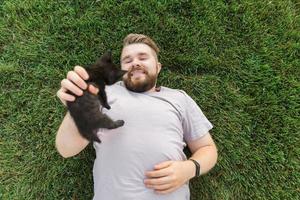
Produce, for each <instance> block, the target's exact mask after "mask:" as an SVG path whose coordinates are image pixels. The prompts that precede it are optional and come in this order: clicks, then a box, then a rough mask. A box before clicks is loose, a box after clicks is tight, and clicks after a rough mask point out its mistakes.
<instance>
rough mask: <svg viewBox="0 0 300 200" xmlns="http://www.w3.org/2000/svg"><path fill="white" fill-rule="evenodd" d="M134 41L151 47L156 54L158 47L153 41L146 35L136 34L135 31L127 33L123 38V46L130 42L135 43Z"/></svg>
mask: <svg viewBox="0 0 300 200" xmlns="http://www.w3.org/2000/svg"><path fill="white" fill-rule="evenodd" d="M136 43H142V44H146V45H148V46H149V47H150V48H151V49H153V50H154V51H155V53H156V55H157V56H158V53H159V48H158V46H157V45H156V44H155V42H154V41H153V40H152V39H151V38H150V37H149V36H147V35H143V34H136V33H130V34H129V35H127V36H126V37H125V38H124V40H123V47H125V46H127V45H130V44H136Z"/></svg>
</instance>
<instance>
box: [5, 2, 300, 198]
mask: <svg viewBox="0 0 300 200" xmlns="http://www.w3.org/2000/svg"><path fill="white" fill-rule="evenodd" d="M299 13H300V4H299V3H298V2H297V1H296V0H294V1H291V0H286V1H283V0H281V1H280V0H273V1H270V0H268V1H265V0H261V1H256V0H244V1H234V0H232V1H231V0H227V1H220V0H213V1H211V0H194V1H188V0H172V1H166V0H160V1H154V0H149V1H144V2H141V1H138V0H133V1H122V0H119V1H113V0H106V1H104V0H103V1H101V0H97V1H91V0H87V1H78V0H76V1H54V0H52V1H50V0H49V1H42V0H2V1H0V73H1V74H0V82H1V90H0V102H1V103H0V199H3V200H11V199H16V200H19V199H49V200H53V199H74V200H77V199H80V200H81V199H91V198H92V196H93V179H92V167H93V160H94V158H95V153H94V150H93V147H92V146H91V145H89V146H88V147H87V148H86V149H85V150H84V151H83V152H81V153H80V154H79V155H77V156H75V157H72V158H68V159H64V158H62V157H61V156H60V155H59V154H58V153H57V151H56V149H55V135H56V131H57V129H58V127H59V125H60V123H61V121H62V119H63V116H64V114H65V113H66V108H65V107H64V106H63V105H62V104H61V103H60V101H59V100H58V98H57V97H56V92H57V90H58V89H59V88H60V81H61V80H62V79H63V78H65V77H66V73H67V72H68V71H69V70H71V69H72V68H73V67H74V66H75V65H83V64H87V63H91V62H93V61H94V60H95V59H96V58H97V57H98V56H99V55H100V54H102V53H103V52H104V51H106V50H107V49H112V51H113V56H114V58H115V60H116V62H117V63H119V62H118V58H119V56H120V51H121V47H122V39H123V38H124V37H125V36H126V35H127V34H128V33H132V32H134V33H143V34H146V35H149V36H151V37H152V38H153V39H154V40H155V41H156V42H157V43H158V45H159V47H160V49H161V54H160V56H159V58H160V61H161V63H162V64H163V69H162V71H161V74H160V77H159V84H160V85H164V86H167V87H171V88H177V89H183V90H185V91H186V92H187V93H188V94H189V95H190V96H192V97H193V99H194V100H195V101H196V102H197V103H198V105H199V106H200V107H201V109H202V110H203V111H204V113H205V115H206V116H207V117H208V119H209V120H210V121H211V122H212V123H213V124H214V129H213V130H212V131H211V134H212V136H213V138H214V139H215V142H216V144H217V146H218V151H219V158H218V163H217V165H216V166H215V167H214V169H213V170H211V171H210V172H209V173H208V174H206V175H204V176H202V177H200V178H198V179H193V180H192V181H191V185H190V187H191V199H192V200H200V199H215V200H217V199H218V200H220V199H222V200H223V199H224V200H227V199H268V200H269V199H290V200H292V199H300V160H299V158H300V141H299V137H300V136H299V134H300V131H299V130H300V117H299V116H300V98H299V93H300V84H299V83H300V82H299V77H300V60H299V58H300V53H299V51H300V15H299ZM186 153H187V154H188V153H189V152H188V151H186Z"/></svg>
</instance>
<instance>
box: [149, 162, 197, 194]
mask: <svg viewBox="0 0 300 200" xmlns="http://www.w3.org/2000/svg"><path fill="white" fill-rule="evenodd" d="M145 175H146V176H147V177H148V179H145V180H144V183H145V185H146V187H148V188H151V189H154V190H155V192H156V193H158V194H167V193H170V192H173V191H174V190H176V189H177V188H179V187H180V186H182V185H183V184H184V183H185V182H187V181H188V180H189V179H191V178H192V177H193V176H194V175H195V165H194V163H192V162H191V161H165V162H162V163H159V164H157V165H155V166H154V170H153V171H148V172H146V173H145Z"/></svg>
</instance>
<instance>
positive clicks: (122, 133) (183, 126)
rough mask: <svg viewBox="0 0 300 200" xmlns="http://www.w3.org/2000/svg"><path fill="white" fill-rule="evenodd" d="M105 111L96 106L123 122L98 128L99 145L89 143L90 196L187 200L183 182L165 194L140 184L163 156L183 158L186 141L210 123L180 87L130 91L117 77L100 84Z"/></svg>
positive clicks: (115, 199) (111, 199)
mask: <svg viewBox="0 0 300 200" xmlns="http://www.w3.org/2000/svg"><path fill="white" fill-rule="evenodd" d="M106 92H107V97H108V103H109V105H110V106H111V109H110V110H107V109H105V108H103V109H102V111H103V112H104V113H106V114H107V115H108V116H110V117H111V118H112V119H113V120H119V119H122V120H124V121H125V124H124V126H122V127H120V128H117V129H111V130H108V129H100V130H99V131H98V136H99V138H100V139H101V141H102V143H100V144H99V143H96V142H94V143H93V146H94V148H95V150H96V159H95V162H94V168H93V176H94V198H93V199H94V200H133V199H139V200H189V199H190V191H189V185H188V182H186V183H185V184H184V185H183V186H182V187H180V188H179V189H177V190H175V191H174V192H172V193H169V194H164V195H161V194H156V193H155V192H154V190H153V189H148V188H146V187H145V184H144V179H146V176H145V172H146V171H150V170H153V167H154V165H156V164H158V163H161V162H164V161H168V160H186V159H187V158H186V156H185V154H184V152H183V149H184V147H185V146H186V142H187V141H192V140H196V139H198V138H200V137H202V136H204V135H205V134H207V133H208V131H209V130H210V129H211V128H212V127H213V126H212V124H211V123H210V122H209V121H208V120H207V118H206V117H205V116H204V114H203V113H202V111H201V109H200V108H199V107H198V106H197V104H196V103H195V101H194V100H193V99H192V98H191V97H189V96H188V95H187V94H186V93H185V92H184V91H182V90H177V89H171V88H167V87H161V90H160V92H144V93H135V92H131V91H129V90H127V89H126V88H125V86H124V83H123V82H122V81H120V82H117V83H116V84H114V85H112V86H108V87H106Z"/></svg>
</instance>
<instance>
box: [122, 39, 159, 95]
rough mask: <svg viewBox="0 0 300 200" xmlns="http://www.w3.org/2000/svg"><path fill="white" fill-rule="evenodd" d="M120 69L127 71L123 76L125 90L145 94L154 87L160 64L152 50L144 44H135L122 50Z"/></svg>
mask: <svg viewBox="0 0 300 200" xmlns="http://www.w3.org/2000/svg"><path fill="white" fill-rule="evenodd" d="M121 68H122V70H127V71H128V73H127V74H125V75H124V76H123V81H124V83H125V86H126V88H127V89H129V90H131V91H133V92H146V91H148V90H150V89H152V88H153V87H154V86H155V84H156V80H157V76H158V73H159V72H160V69H161V64H160V63H159V62H158V60H157V57H156V53H155V51H154V50H153V49H151V48H150V47H149V46H148V45H146V44H142V43H136V44H130V45H127V46H125V47H124V48H123V50H122V54H121Z"/></svg>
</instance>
